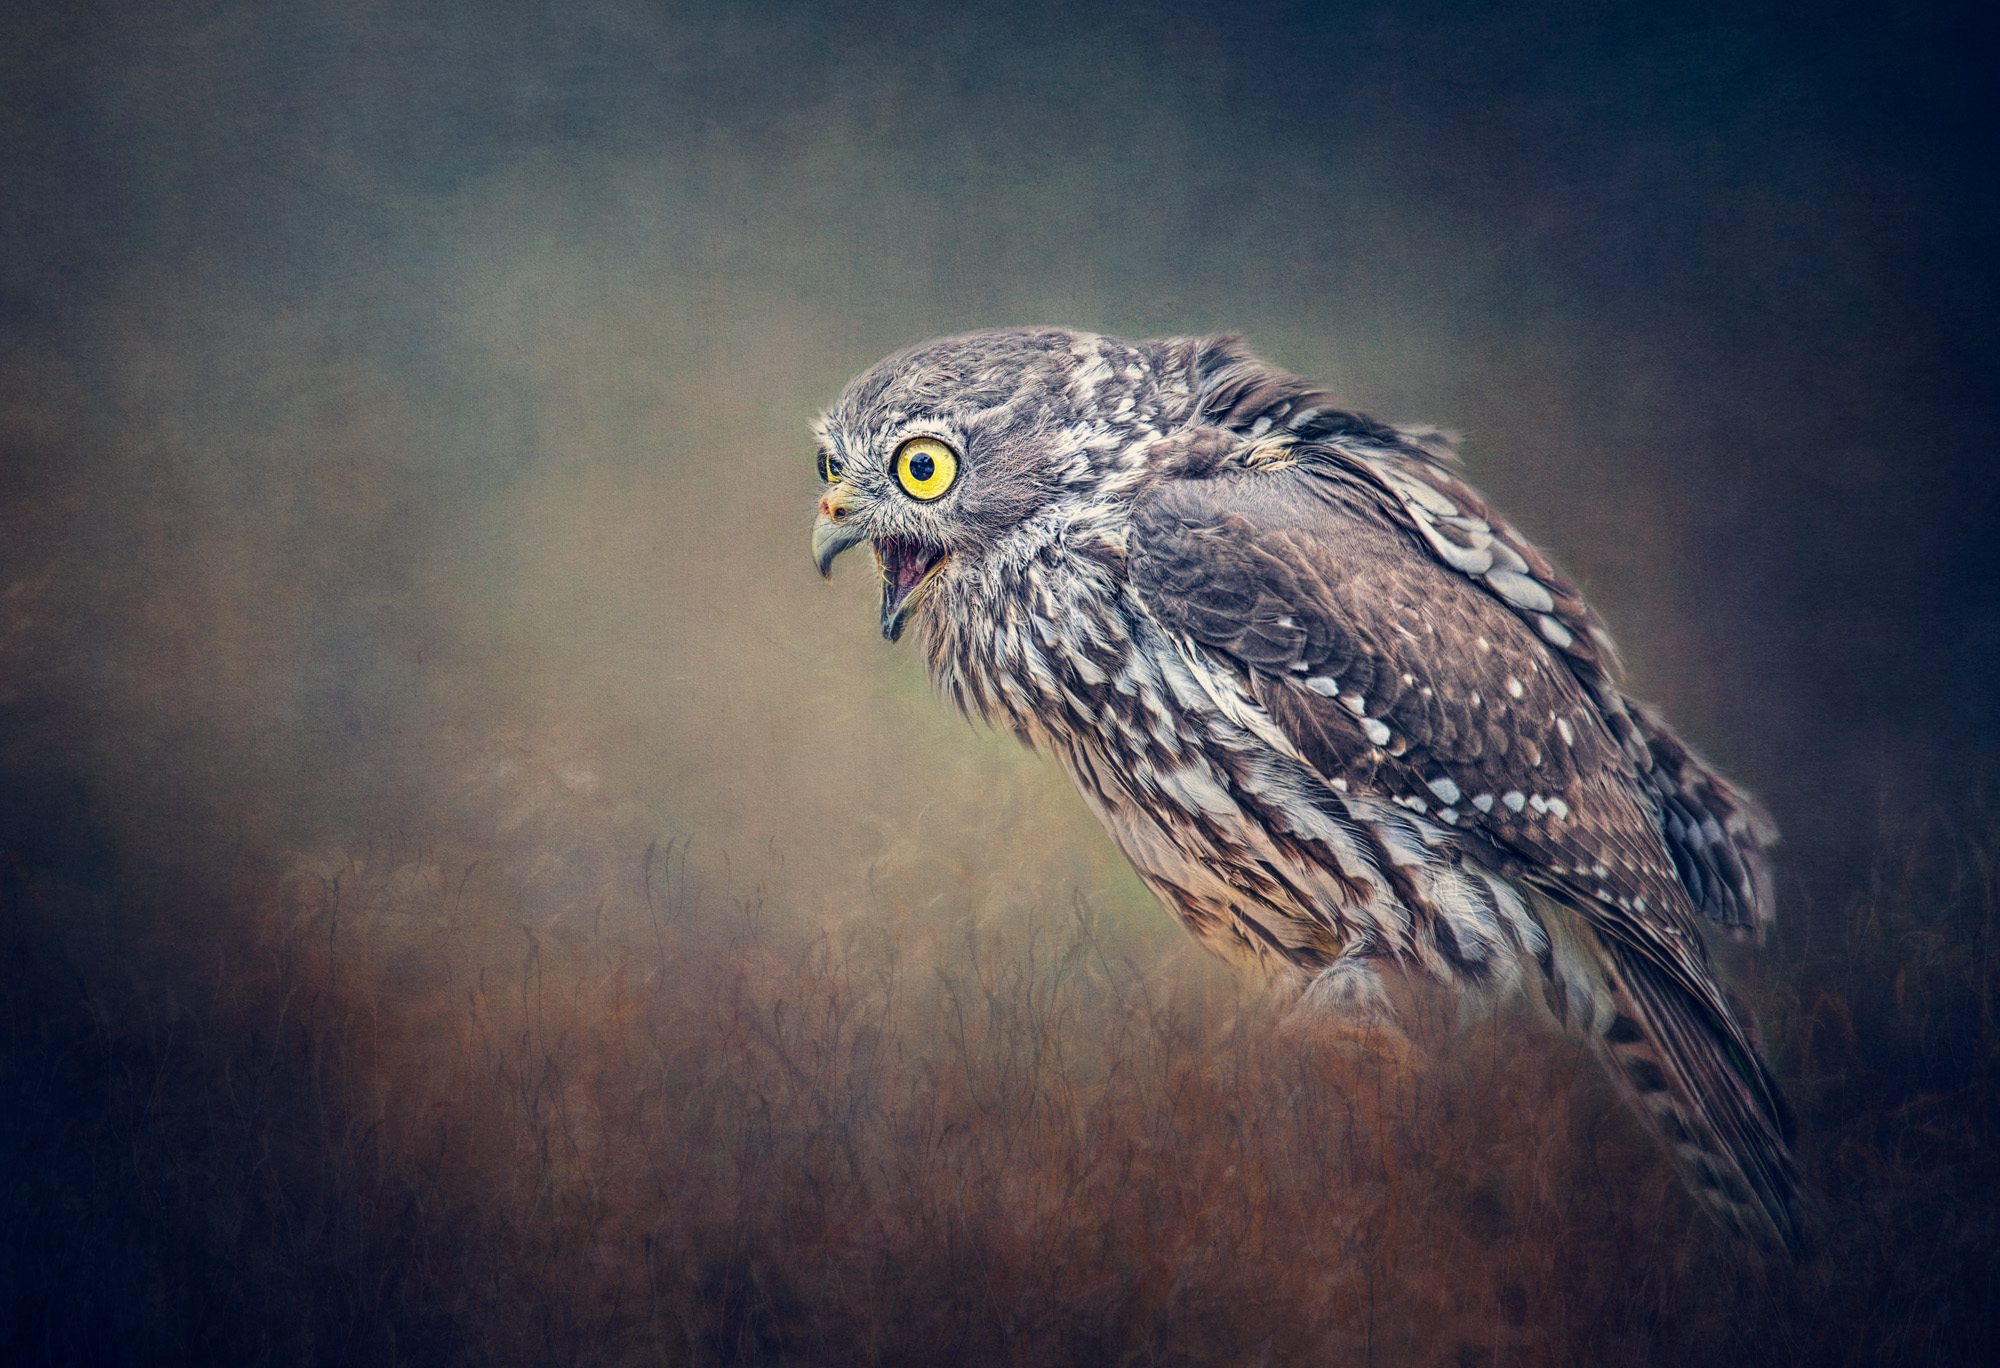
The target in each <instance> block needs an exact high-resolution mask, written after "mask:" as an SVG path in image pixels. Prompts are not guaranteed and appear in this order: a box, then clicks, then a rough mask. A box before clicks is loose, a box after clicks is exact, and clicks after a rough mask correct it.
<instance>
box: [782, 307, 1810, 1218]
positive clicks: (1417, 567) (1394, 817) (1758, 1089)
mask: <svg viewBox="0 0 2000 1368" xmlns="http://www.w3.org/2000/svg"><path fill="white" fill-rule="evenodd" d="M815 434H816V436H817V438H818V443H819V453H818V466H819V475H820V478H821V480H822V481H823V482H824V484H825V489H824V492H823V494H822V497H821V498H820V501H819V509H818V514H817V517H816V519H815V521H814V525H813V533H812V549H813V557H814V560H815V562H816V563H817V565H818V567H819V569H820V571H821V573H822V574H826V575H830V574H831V569H832V566H833V563H834V559H835V558H836V557H837V556H839V555H840V553H841V552H842V551H844V550H846V549H848V548H849V547H853V546H857V545H861V544H863V543H866V544H867V545H868V546H869V547H870V548H871V549H872V551H873V554H874V559H875V561H876V563H877V565H878V566H879V568H880V574H881V585H882V601H881V627H882V632H883V635H884V636H886V637H887V638H888V639H889V640H890V641H892V642H893V641H896V640H898V639H899V638H900V637H901V636H902V634H903V633H904V631H905V630H906V629H909V628H911V627H914V628H915V629H916V635H917V637H918V639H919V640H920V642H921V646H922V650H923V653H924V657H925V660H926V662H927V665H928V669H929V673H930V677H931V679H932V681H933V682H934V684H935V686H936V688H937V690H938V692H939V693H941V694H942V695H943V696H944V697H945V698H946V699H948V700H949V701H950V702H951V703H952V704H954V705H955V706H956V707H957V708H958V709H960V710H961V711H962V712H963V713H965V714H966V715H967V716H968V717H974V718H979V719H983V720H984V721H986V722H988V723H991V724H992V725H994V726H997V727H1001V728H1004V729H1006V730H1008V731H1010V732H1012V733H1013V734H1015V735H1016V736H1018V737H1019V738H1020V739H1021V740H1022V741H1023V742H1024V743H1026V744H1028V745H1030V746H1032V747H1035V748H1038V749H1041V750H1045V751H1047V752H1049V753H1051V754H1053V755H1054V756H1056V757H1057V758H1058V759H1059V760H1060V761H1061V762H1062V764H1063V765H1064V766H1065V767H1066V768H1067V769H1068V771H1069V773H1070V775H1071V776H1072V777H1073V778H1074V780H1075V781H1076V786H1077V788H1078V789H1079V790H1080V791H1081V793H1082V795H1083V798H1084V800H1085V802H1086V803H1087V804H1088V805H1089V807H1090V808H1091V810H1092V811H1093V812H1095V813H1096V815H1097V817H1098V819H1099V820H1100V821H1102V822H1103V824H1104V827H1105V829H1106V830H1107V831H1108V832H1109V833H1110V835H1111V837H1112V839H1113V840H1114V841H1115V842H1116V844H1117V845H1118V847H1119V849H1120V850H1122V851H1123V852H1124V854H1125V856H1126V857H1127V858H1128V859H1129V860H1130V861H1131V862H1132V865H1133V867H1134V868H1135V869H1136V870H1137V871H1138V873H1139V875H1140V877H1141V878H1142V879H1143V880H1144V881H1145V882H1146V884H1147V885H1148V886H1149V887H1150V888H1151V889H1152V890H1153V892H1154V893H1156V894H1157V895H1158V896H1159V899H1160V901H1161V902H1162V903H1164V904H1165V905H1166V906H1167V908H1169V909H1170V910H1171V911H1172V912H1173V913H1174V914H1175V915H1176V916H1177V917H1178V918H1179V919H1180V921H1181V923H1182V924H1183V925H1184V926H1185V927H1186V928H1187V929H1188V931H1189V932H1191V933H1192V934H1193V935H1194V937H1195V938H1196V939H1197V940H1198V941H1199V942H1200V943H1201V944H1202V945H1204V946H1206V947H1208V948H1209V949H1211V950H1213V951H1215V952H1217V953H1218V954H1220V955H1222V956H1223V957H1225V958H1227V959H1229V960H1232V961H1235V962H1237V963H1239V964H1242V965H1246V966H1249V967H1251V968H1253V969H1255V970H1256V971H1258V972H1261V973H1263V974H1265V975H1267V976H1270V977H1271V978H1273V979H1276V980H1278V981H1280V983H1281V984H1284V985H1289V986H1290V987H1291V988H1293V989H1295V990H1296V991H1297V992H1298V995H1299V1001H1298V1006H1297V1007H1296V1008H1295V1009H1294V1010H1297V1011H1302V1012H1313V1013H1326V1014H1331V1015H1332V1016H1333V1017H1335V1018H1336V1019H1339V1020H1343V1021H1346V1022H1349V1023H1352V1024H1354V1025H1355V1026H1356V1027H1357V1028H1375V1027H1384V1028H1389V1029H1391V1030H1393V1026H1394V1020H1395V1011H1396V1009H1395V1007H1394V1005H1393V1000H1392V998H1391V997H1390V995H1389V993H1388V992H1387V990H1386V987H1385V980H1386V979H1387V978H1388V977H1389V976H1394V975H1406V976H1413V977H1415V978H1418V979H1422V980H1428V981H1431V982H1434V983H1436V984H1439V985H1443V986H1444V987H1445V988H1446V989H1449V990H1451V991H1454V992H1458V993H1461V994H1466V995H1470V996H1473V997H1476V998H1481V999H1491V998H1493V997H1494V996H1495V995H1497V994H1500V993H1504V992H1507V991H1510V990H1513V989H1516V988H1523V989H1527V990H1528V991H1529V992H1530V993H1531V994H1532V995H1533V996H1534V997H1535V998H1537V999H1539V1000H1540V1001H1541V1002H1543V1003H1545V1004H1546V1006H1547V1009H1548V1011H1549V1013H1550V1014H1551V1015H1552V1016H1553V1017H1554V1018H1555V1020H1556V1021H1557V1022H1558V1023H1560V1024H1561V1025H1563V1026H1564V1027H1566V1028H1568V1029H1570V1030H1573V1031H1576V1032H1579V1033H1581V1034H1582V1035H1584V1036H1585V1037H1587V1038H1588V1040H1589V1041H1590V1042H1591V1044H1592V1045H1593V1047H1594V1048H1595V1051H1596V1053H1597V1055H1598V1057H1599V1058H1600V1059H1601V1060H1602V1061H1603V1063H1604V1064H1605V1066H1606V1068H1607V1070H1608V1071H1609V1073H1610V1075H1611V1077H1612V1078H1613V1080H1614V1081H1615V1082H1616V1084H1617V1085H1618V1087H1619V1089H1620V1091H1621V1092H1622V1093H1623V1095H1624V1096H1625V1097H1626V1099H1627V1100H1628V1101H1629V1102H1630V1104H1631V1105H1632V1106H1633V1108H1634V1110H1635V1111H1636V1112H1637V1113H1638V1115H1639V1116H1640V1117H1641V1118H1642V1119H1643V1120H1644V1121H1645V1122H1646V1123H1647V1124H1648V1125H1649V1126H1650V1127H1651V1128H1652V1130H1653V1131H1654V1132H1655V1133H1656V1134H1657V1135H1658V1137H1659V1138H1660V1140H1661V1142H1662V1144H1664V1145H1665V1146H1666V1147H1667V1149H1668V1150H1669V1151H1670V1152H1671V1154H1672V1156H1673V1157H1674V1159H1675V1161H1676V1163H1677V1167H1678V1169H1679V1171H1680V1173H1681V1174H1682V1175H1683V1177H1684V1178H1685V1180H1686V1181H1687V1183H1688V1185H1689V1187H1690V1188H1691V1190H1692V1191H1693V1192H1694V1193H1695V1195H1696V1197H1697V1198H1698V1199H1699V1200H1700V1201H1701V1203H1702V1204H1703V1205H1704V1206H1705V1207H1706V1209H1707V1210H1708V1211H1710V1212H1711V1213H1712V1214H1713V1215H1714V1216H1715V1217H1716V1219H1717V1220H1719V1221H1720V1222H1721V1223H1722V1224H1723V1225H1724V1226H1726V1227H1727V1228H1729V1229H1731V1230H1733V1231H1736V1232H1738V1233H1740V1234H1743V1235H1745V1236H1747V1237H1749V1238H1751V1239H1754V1240H1758V1241H1761V1242H1764V1243H1766V1244H1769V1245H1773V1246H1777V1247H1787V1248H1794V1249H1795V1248H1796V1246H1797V1241H1798V1238H1799V1225H1798V1218H1797V1202H1798V1180H1797V1171H1796V1167H1795V1165H1794V1162H1793V1159H1792V1155H1791V1151H1790V1148H1789V1143H1788V1142H1789V1138H1790V1133H1791V1123H1790V1120H1789V1115H1788V1112H1787V1110H1786V1107H1785V1103H1784V1100H1783V1097H1782V1096H1781V1094H1780V1092H1779V1090H1778V1087H1777V1084H1776V1082H1775V1081H1774V1080H1773V1078H1772V1076H1771V1074H1770V1072H1769V1071H1768V1069H1767V1068H1766V1066H1765V1064H1764V1063H1763V1061H1762V1059H1761V1058H1760V1054H1759V1051H1758V1048H1757V1046H1756V1044H1755V1027H1754V1024H1753V1023H1752V1022H1751V1021H1750V1020H1749V1018H1748V1015H1747V1012H1746V1011H1745V1010H1744V1009H1743V1008H1741V1007H1740V1006H1738V1005H1737V1004H1736V1003H1735V1002H1734V1001H1733V1000H1732V997H1731V996H1730V995H1729V994H1727V993H1725V991H1724V990H1723V988H1722V986H1721V984H1720V983H1719V981H1718V980H1717V978H1716V976H1715V973H1714V972H1713V970H1712V968H1711V965H1710V961H1709V957H1708V953H1707V950H1706V949H1705V947H1704V944H1703V941H1702V935H1701V931H1700V927H1699V922H1700V920H1701V919H1702V918H1704V917H1705V918H1708V919H1710V920H1712V921H1715V922H1719V923H1721V924H1722V925H1723V926H1725V927H1729V928H1734V929H1736V930H1738V931H1760V930H1761V929H1762V927H1763V926H1764V924H1765V923H1767V922H1768V920H1769V918H1770V916H1771V911H1772V898H1771V889H1770V877H1769V872H1768V866H1767V862H1766V859H1765V856H1764V854H1763V848H1764V847H1765V846H1767V845H1768V844H1769V843H1770V842H1771V841H1772V840H1773V839H1774V837H1775V831H1774V829H1773V827H1772V825H1771V823H1770V821H1769V819H1768V817H1766V815H1765V814H1764V813H1763V811H1762V810H1761V809H1760V808H1759V807H1758V806H1757V804H1756V803H1755V802H1753V801H1752V800H1751V799H1750V798H1749V797H1747V796H1746V795H1745V794H1744V793H1743V792H1742V791H1740V790H1739V789H1737V788H1735V787H1734V786H1732V785H1731V784H1730V783H1729V782H1728V781H1727V780H1726V779H1724V778H1723V777H1721V776H1720V775H1719V774H1717V773H1716V772H1715V771H1714V770H1712V769H1711V768H1709V767H1708V766H1707V765H1706V764H1705V763H1703V762H1702V761H1701V760H1700V759H1698V758H1697V757H1696V756H1695V755H1694V754H1693V753H1691V752H1690V751H1689V749H1688V748H1687V747H1686V746H1685V745H1684V744H1682V742H1681V741H1680V740H1679V739H1678V738H1677V737H1676V736H1675V735H1674V733H1673V732H1672V731H1671V730H1669V728H1668V727H1667V725H1666V723H1665V722H1664V721H1663V720H1662V718H1661V717H1660V715H1659V714H1658V713H1656V712H1655V711H1653V710H1652V709H1650V708H1648V707H1646V706H1645V705H1643V704H1640V703H1638V702H1636V701H1634V700H1633V699H1631V698H1629V697H1627V696H1626V695H1625V694H1624V693H1623V692H1622V690H1621V689H1620V687H1619V684H1618V682H1617V679H1618V665H1617V659H1616V655H1615V652H1614V650H1613V647H1612V643H1611V639H1610V637H1609V636H1608V635H1607V634H1606V632H1605V630H1604V627H1603V625H1602V624H1601V622H1600V621H1599V619H1598V617H1597V615H1596V614H1595V613H1594V612H1593V611H1592V610H1591V608H1590V607H1589V606H1588V605H1587V604H1585V603H1584V601H1583V599H1582V598H1581V596H1580V595H1579V594H1578V592H1577V589H1576V587H1575V585H1574V584H1572V583H1571V581H1570V580H1569V579H1567V578H1566V577H1565V576H1564V575H1563V574H1562V573H1561V572H1560V571H1559V570H1557V569H1556V568H1555V567H1554V566H1553V565H1551V564H1550V562H1549V560H1548V559H1547V558H1546V557H1545V556H1544V555H1543V554H1542V553H1541V552H1539V551H1538V550H1536V549H1535V547H1534V546H1532V545H1531V544H1530V543H1529V542H1528V541H1527V540H1525V539H1524V538H1523V537H1522V536H1521V535H1520V534H1519V533H1518V532H1516V531H1515V530H1514V529H1513V528H1512V527H1511V526H1509V525H1508V524H1507V522H1506V521H1504V520H1503V519H1502V518H1501V517H1500V515H1499V514H1498V513H1497V512H1495V511H1494V509H1493V508H1492V507H1491V506H1490V505H1489V504H1488V503H1487V502H1486V500H1485V499H1484V498H1483V497H1482V496H1481V495H1480V494H1479V493H1478V492H1477V491H1475V490H1474V489H1473V488H1471V487H1470V486H1469V485H1468V484H1466V483H1465V481H1464V480H1463V479H1461V478H1460V475H1459V473H1458V472H1459V464H1458V460H1457V456H1456V453H1455V451H1454V449H1453V446H1452V443H1451V441H1450V439H1449V438H1448V437H1446V436H1445V435H1443V434H1441V433H1439V432H1437V431H1434V430H1428V429H1412V428H1401V427H1394V426H1390V425H1388V424H1385V423H1381V422H1377V421H1375V420H1373V419H1371V418H1367V417H1363V416H1362V415H1360V414H1357V413H1353V412H1350V411H1347V410H1344V409H1342V408H1340V407H1339V406H1338V405H1337V404H1336V402H1335V401H1334V399H1333V398H1332V397H1331V396H1330V395H1329V394H1328V393H1327V392H1326V391H1324V390H1323V389H1320V388H1318V387H1317V386H1315V385H1313V384H1311V383H1309V382H1307V381H1304V380H1301V379H1299V378H1297V377H1294V376H1292V375H1289V374H1286V373H1285V372H1283V371H1281V370H1279V369H1277V368H1275V367H1273V366H1270V365H1268V364H1266V363H1265V362H1263V361H1261V360H1259V359H1258V358H1257V357H1256V356H1254V355H1253V354H1251V352H1250V351H1249V350H1248V349H1247V348H1246V347H1245V346H1244V345H1243V343H1242V341H1241V340H1240V339H1239V338H1237V337H1234V336H1223V337H1206V338H1165V339H1159V340H1153V341H1141V342H1126V341H1120V340H1118V339H1116V338H1112V337H1105V336H1099V335H1096V334H1092V333H1087V332H1077V331H1072V330H1069V329H1063V328H1034V329H1018V330H998V331H985V332H976V333H969V334H966V335H964V336H960V337H951V338H945V339H940V340H937V341H932V342H927V343H924V344H922V345H920V346H917V347H913V348H911V349H909V350H907V351H904V352H900V353H898V354H896V355H894V356H891V357H889V358H888V359H886V360H884V361H882V362H880V363H879V364H877V365H876V366H874V367H873V368H872V369H870V370H868V371H867V372H866V373H864V374H863V375H861V376H860V377H859V378H857V379H855V380H854V381H853V382H852V383H851V384H849V385H848V386H847V388H846V390H845V391H844V392H843V393H842V394H841V396H840V398H839V399H838V401H836V402H835V403H834V405H833V406H832V407H831V409H829V410H828V411H827V412H826V413H825V414H824V415H822V417H821V418H820V420H819V422H818V423H817V424H816V427H815Z"/></svg>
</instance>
